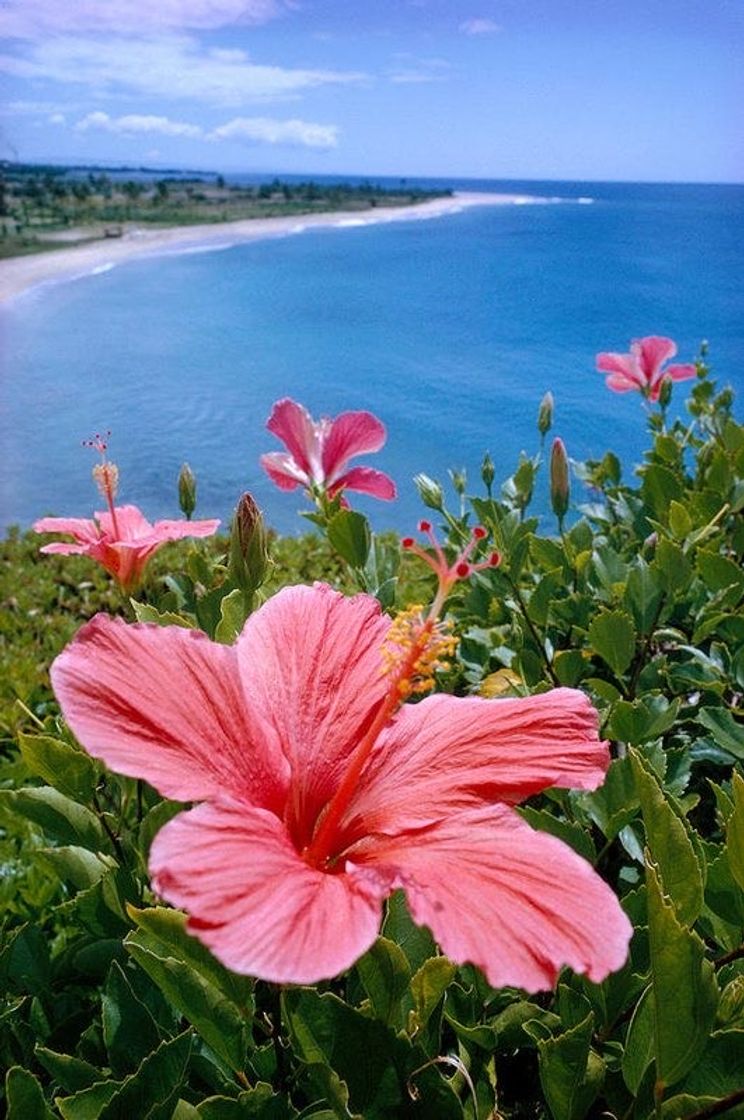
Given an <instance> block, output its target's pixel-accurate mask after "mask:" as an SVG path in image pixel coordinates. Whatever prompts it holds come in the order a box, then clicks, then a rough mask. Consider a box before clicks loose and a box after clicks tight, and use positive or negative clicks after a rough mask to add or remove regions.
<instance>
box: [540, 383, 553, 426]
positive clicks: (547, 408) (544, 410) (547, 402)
mask: <svg viewBox="0 0 744 1120" xmlns="http://www.w3.org/2000/svg"><path fill="white" fill-rule="evenodd" d="M553 404H554V401H553V394H552V393H551V392H547V393H546V394H545V396H544V397H543V399H542V400H541V401H540V407H539V408H538V410H537V430H538V432H539V433H540V435H541V436H544V435H546V434H547V433H548V432H549V431H550V429H551V428H552V427H553Z"/></svg>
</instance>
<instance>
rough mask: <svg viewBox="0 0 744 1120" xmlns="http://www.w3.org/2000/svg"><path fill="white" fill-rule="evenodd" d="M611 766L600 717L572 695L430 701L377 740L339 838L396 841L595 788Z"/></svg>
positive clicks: (404, 712) (410, 707) (407, 710)
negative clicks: (465, 816)
mask: <svg viewBox="0 0 744 1120" xmlns="http://www.w3.org/2000/svg"><path fill="white" fill-rule="evenodd" d="M608 765H609V752H608V749H607V744H606V743H603V742H601V741H600V740H599V738H598V736H597V713H596V711H595V710H594V708H593V707H592V705H591V704H590V703H589V700H588V699H587V697H586V696H585V695H584V694H583V693H582V692H578V691H577V690H575V689H571V688H557V689H554V690H553V691H552V692H546V693H542V694H541V695H539V696H530V697H526V698H525V699H523V700H521V699H520V700H508V699H507V700H485V699H482V698H480V697H454V696H445V695H437V696H430V697H428V698H427V699H425V700H422V701H421V702H420V703H418V704H407V705H405V706H404V707H403V708H402V709H401V710H400V711H399V713H398V715H397V716H396V717H395V720H394V721H393V723H392V724H391V725H390V727H389V728H388V729H387V730H386V731H384V732H383V734H382V735H381V736H380V740H379V743H378V746H377V748H376V750H375V753H374V754H373V756H372V757H371V759H370V761H369V763H368V765H367V767H366V769H365V771H364V773H363V775H362V778H361V781H360V786H359V790H358V792H357V794H356V796H355V798H354V800H353V802H352V804H351V806H350V808H349V810H348V812H347V815H346V818H345V821H344V823H343V826H342V827H343V832H344V835H355V836H356V835H359V834H361V833H364V834H369V833H375V832H392V833H395V832H398V831H400V830H402V829H408V828H417V827H421V826H422V825H427V824H430V823H431V822H432V821H436V820H439V819H440V818H441V817H442V816H445V815H447V814H448V813H450V812H455V811H458V810H461V809H464V808H467V807H469V806H473V805H478V804H482V803H483V802H484V801H489V802H492V801H499V802H506V803H507V804H515V803H516V802H519V801H522V800H524V798H526V797H529V796H530V795H531V794H533V793H537V792H539V791H540V790H543V789H546V788H549V787H551V786H557V787H559V788H567V789H586V790H591V789H596V788H597V786H599V785H600V784H601V783H602V781H603V780H604V776H605V773H606V771H607V767H608Z"/></svg>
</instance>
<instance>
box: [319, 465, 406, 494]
mask: <svg viewBox="0 0 744 1120" xmlns="http://www.w3.org/2000/svg"><path fill="white" fill-rule="evenodd" d="M339 490H356V491H358V493H360V494H371V495H372V496H373V497H374V498H382V499H383V500H384V501H387V502H390V501H392V500H393V499H394V498H397V496H398V491H397V490H396V488H395V483H394V482H393V480H392V478H390V476H389V475H387V474H384V473H383V471H377V470H375V469H374V467H352V468H351V470H350V471H347V472H346V474H342V475H341V477H340V478H337V479H336V481H335V482H334V483H333V485H332V486H331V487H329V493H330V494H331V496H332V495H333V494H336V493H338V491H339Z"/></svg>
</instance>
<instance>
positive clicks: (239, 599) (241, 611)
mask: <svg viewBox="0 0 744 1120" xmlns="http://www.w3.org/2000/svg"><path fill="white" fill-rule="evenodd" d="M246 618H247V611H246V608H245V599H244V596H243V592H242V591H241V590H240V588H239V587H235V588H233V590H232V591H230V592H229V593H228V594H227V595H223V597H222V599H221V600H220V621H219V622H218V623H217V628H216V630H215V632H214V637H215V641H217V642H222V643H223V644H224V645H228V646H229V645H232V643H233V642H234V641H235V639H236V638H237V636H238V634H239V633H240V632H241V630H242V629H243V625H244V623H245V620H246Z"/></svg>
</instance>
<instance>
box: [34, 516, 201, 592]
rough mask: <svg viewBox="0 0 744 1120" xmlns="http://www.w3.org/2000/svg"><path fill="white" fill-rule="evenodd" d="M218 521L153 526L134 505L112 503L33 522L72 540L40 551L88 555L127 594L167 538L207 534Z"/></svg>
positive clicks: (37, 527)
mask: <svg viewBox="0 0 744 1120" xmlns="http://www.w3.org/2000/svg"><path fill="white" fill-rule="evenodd" d="M218 525H219V521H156V522H155V524H154V525H151V524H150V522H149V521H148V520H147V519H146V518H145V517H144V515H143V514H142V513H141V511H140V510H139V509H137V507H136V506H113V505H111V506H110V508H109V509H108V510H105V511H101V512H98V513H95V514H94V515H93V520H86V519H85V518H82V517H42V518H41V519H40V520H39V521H36V522H34V525H33V528H34V530H35V531H36V532H37V533H69V534H70V535H71V536H73V537H74V538H75V540H74V541H73V542H69V543H68V542H63V541H56V542H55V543H54V544H45V545H44V546H43V548H42V549H41V551H42V552H52V553H54V552H56V553H62V554H63V555H66V556H69V555H72V554H79V555H82V556H90V557H92V559H93V560H96V561H97V562H98V563H99V564H102V565H103V567H104V568H105V569H106V571H107V572H110V573H111V575H112V576H113V577H114V578H115V579H116V580H117V581H118V582H119V584H120V585H121V588H122V590H123V591H124V592H125V593H127V594H130V593H131V592H132V591H135V590H136V588H137V587H138V586H139V584H140V582H141V580H142V577H143V575H144V571H145V567H146V565H147V562H148V560H149V559H150V557H151V556H152V554H153V553H154V552H156V551H157V549H159V548H160V547H161V546H162V545H164V544H165V543H166V542H167V541H176V540H180V539H181V538H182V537H209V536H211V535H212V534H213V533H215V532H216V531H217V527H218Z"/></svg>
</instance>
